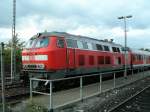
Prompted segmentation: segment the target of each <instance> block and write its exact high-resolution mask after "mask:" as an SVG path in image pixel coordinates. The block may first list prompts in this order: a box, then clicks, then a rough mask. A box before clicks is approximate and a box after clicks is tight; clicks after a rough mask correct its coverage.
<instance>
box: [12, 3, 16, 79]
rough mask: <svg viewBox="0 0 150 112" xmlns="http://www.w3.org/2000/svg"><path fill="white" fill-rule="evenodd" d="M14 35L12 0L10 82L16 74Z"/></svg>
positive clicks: (14, 22) (14, 8)
mask: <svg viewBox="0 0 150 112" xmlns="http://www.w3.org/2000/svg"><path fill="white" fill-rule="evenodd" d="M15 36H16V0H13V23H12V43H11V82H12V80H13V79H14V76H15V74H16V49H15V42H14V41H15Z"/></svg>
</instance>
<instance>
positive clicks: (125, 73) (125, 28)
mask: <svg viewBox="0 0 150 112" xmlns="http://www.w3.org/2000/svg"><path fill="white" fill-rule="evenodd" d="M128 18H132V15H128V16H121V17H118V19H123V21H124V37H125V41H124V47H125V51H124V57H125V63H124V64H125V66H124V70H125V72H124V77H125V78H127V25H126V19H128Z"/></svg>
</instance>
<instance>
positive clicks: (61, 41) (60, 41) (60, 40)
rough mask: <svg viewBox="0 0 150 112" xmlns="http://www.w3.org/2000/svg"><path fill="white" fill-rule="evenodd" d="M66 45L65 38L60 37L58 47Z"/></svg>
mask: <svg viewBox="0 0 150 112" xmlns="http://www.w3.org/2000/svg"><path fill="white" fill-rule="evenodd" d="M64 46H65V44H64V40H63V39H58V40H57V47H59V48H64Z"/></svg>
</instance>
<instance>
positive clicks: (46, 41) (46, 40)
mask: <svg viewBox="0 0 150 112" xmlns="http://www.w3.org/2000/svg"><path fill="white" fill-rule="evenodd" d="M48 44H49V38H48V37H41V38H38V39H37V43H36V45H35V47H36V48H41V47H46V46H48Z"/></svg>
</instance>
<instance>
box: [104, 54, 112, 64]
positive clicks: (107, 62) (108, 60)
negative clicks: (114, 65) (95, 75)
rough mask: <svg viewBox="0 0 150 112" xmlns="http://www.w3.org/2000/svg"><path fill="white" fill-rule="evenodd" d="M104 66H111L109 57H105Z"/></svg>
mask: <svg viewBox="0 0 150 112" xmlns="http://www.w3.org/2000/svg"><path fill="white" fill-rule="evenodd" d="M105 64H111V61H110V56H106V57H105Z"/></svg>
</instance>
